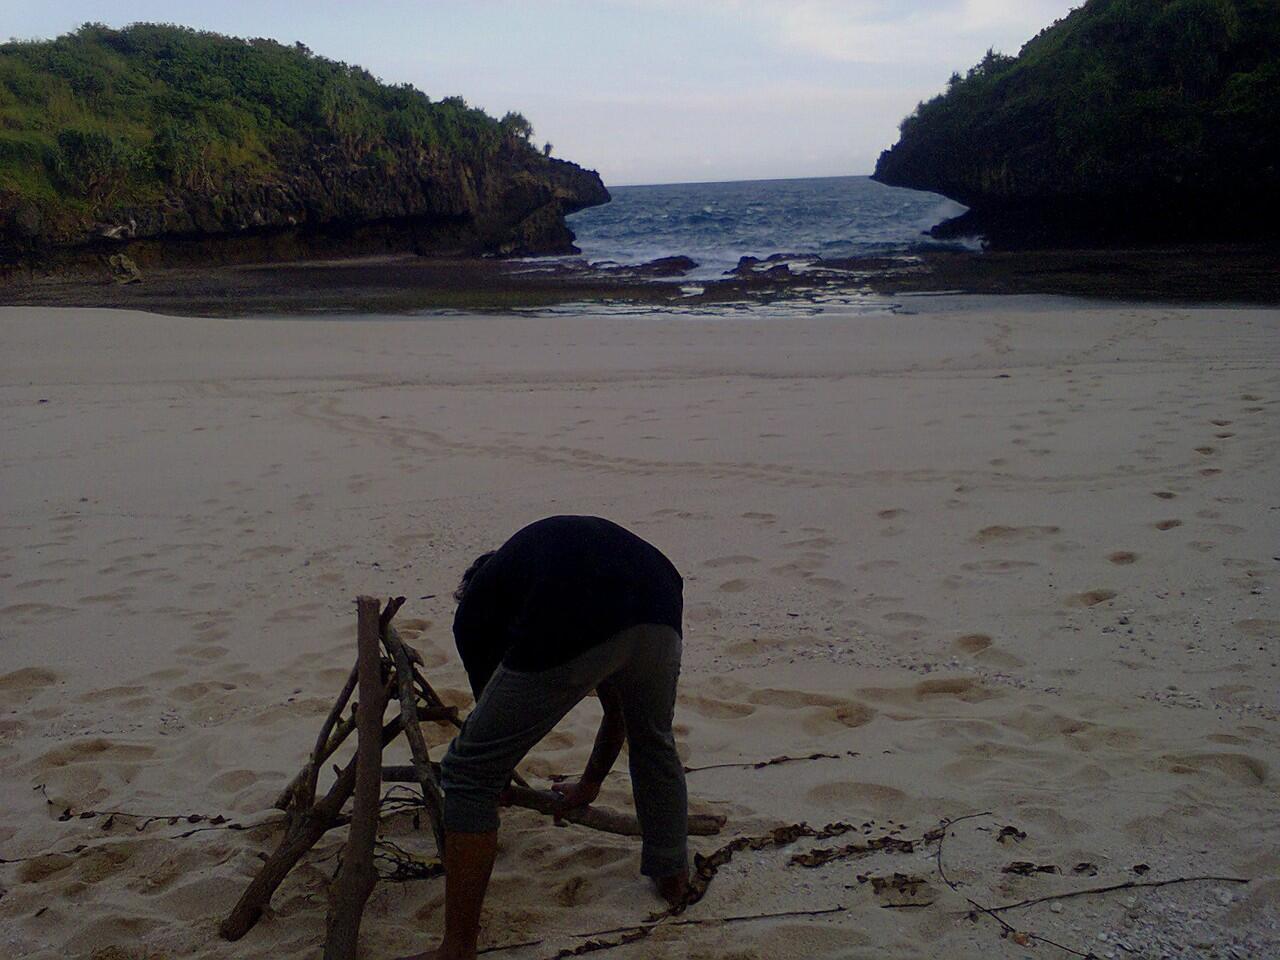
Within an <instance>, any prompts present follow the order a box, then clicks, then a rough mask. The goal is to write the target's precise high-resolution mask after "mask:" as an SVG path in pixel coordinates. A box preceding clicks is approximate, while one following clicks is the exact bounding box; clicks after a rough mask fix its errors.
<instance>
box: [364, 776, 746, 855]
mask: <svg viewBox="0 0 1280 960" xmlns="http://www.w3.org/2000/svg"><path fill="white" fill-rule="evenodd" d="M431 766H432V768H433V769H436V770H438V769H439V765H438V764H434V763H433V764H432V765H431ZM382 779H383V780H384V781H385V782H387V783H417V782H418V777H417V774H416V772H415V771H414V768H413V767H411V766H408V765H402V764H397V765H393V766H387V767H383V768H382ZM508 796H509V798H510V801H511V806H513V807H521V808H523V809H525V810H533V811H535V812H536V813H544V814H546V815H547V816H550V817H555V818H556V819H557V820H559V821H563V822H564V823H575V824H577V825H578V826H581V827H590V828H591V829H592V830H599V831H601V832H603V833H616V834H618V835H619V836H623V837H638V836H640V824H639V822H638V821H637V820H636V818H635V817H633V816H631V815H630V814H626V813H619V812H617V811H616V810H609V809H607V808H605V807H578V808H577V809H575V810H565V809H564V801H563V800H561V799H560V794H558V793H556V792H555V791H554V790H535V789H534V788H533V787H522V786H519V785H515V784H513V785H512V786H511V787H510V788H508ZM724 822H725V818H724V817H721V816H718V815H715V814H707V813H694V814H690V815H689V836H691V837H710V836H714V835H716V834H718V833H719V832H720V830H721V829H722V828H723V827H724Z"/></svg>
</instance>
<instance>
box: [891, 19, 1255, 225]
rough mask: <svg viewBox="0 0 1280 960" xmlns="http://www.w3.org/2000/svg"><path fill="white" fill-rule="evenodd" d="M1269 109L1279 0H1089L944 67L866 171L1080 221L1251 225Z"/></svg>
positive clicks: (993, 207) (982, 203)
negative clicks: (942, 86) (1005, 49)
mask: <svg viewBox="0 0 1280 960" xmlns="http://www.w3.org/2000/svg"><path fill="white" fill-rule="evenodd" d="M1277 118H1280V3H1277V2H1276V0H1089V2H1087V3H1085V4H1084V5H1083V6H1082V7H1081V8H1079V9H1077V10H1075V11H1073V12H1072V13H1071V14H1069V15H1068V16H1067V17H1065V18H1064V19H1062V20H1060V21H1059V22H1057V23H1056V24H1054V25H1053V26H1051V27H1049V28H1048V29H1046V30H1044V31H1043V32H1041V33H1040V35H1039V36H1037V37H1035V38H1034V39H1033V40H1031V41H1030V42H1028V43H1027V44H1026V45H1025V46H1024V47H1023V48H1022V51H1021V52H1020V53H1019V55H1018V56H1017V57H1008V56H1002V55H999V54H996V53H988V55H987V56H986V58H984V59H983V61H982V62H981V63H979V64H978V65H977V66H975V67H974V68H973V69H971V70H970V71H969V72H968V74H966V75H965V76H960V75H959V74H955V75H953V76H952V78H951V82H950V84H949V85H948V88H947V91H946V92H945V93H943V94H942V95H940V96H938V97H936V98H934V99H933V100H930V101H928V102H926V103H922V104H921V105H920V106H919V107H918V108H917V110H916V111H915V112H914V113H913V114H912V115H911V116H909V117H907V118H906V120H904V121H903V123H902V128H901V138H900V140H899V142H898V143H897V144H896V145H895V146H894V147H893V148H892V149H890V150H888V151H886V152H885V153H884V154H882V155H881V157H880V161H879V163H878V164H877V166H876V174H875V176H876V179H878V180H881V181H883V182H885V183H889V184H893V185H897V186H906V187H914V188H916V189H923V190H932V191H936V192H938V193H942V194H945V195H946V196H949V197H952V198H954V199H956V200H959V201H960V202H961V203H964V204H966V205H968V206H969V207H971V208H973V209H974V211H975V212H976V213H978V214H982V213H993V214H997V215H998V214H1000V213H1006V214H1014V215H1017V214H1018V213H1019V212H1020V213H1022V214H1023V215H1026V216H1033V215H1040V216H1043V217H1044V218H1046V219H1048V220H1053V219H1055V218H1056V219H1060V220H1066V221H1072V222H1073V224H1074V225H1075V226H1076V227H1078V228H1080V229H1081V230H1083V231H1084V232H1087V231H1088V229H1089V227H1090V224H1091V223H1093V224H1097V225H1100V226H1104V227H1105V226H1112V227H1114V226H1118V224H1117V221H1118V220H1119V219H1122V218H1146V219H1147V220H1148V223H1149V225H1150V226H1152V227H1154V228H1155V229H1157V230H1163V229H1165V228H1168V227H1170V226H1174V225H1176V224H1177V223H1178V221H1179V220H1180V219H1181V220H1182V221H1183V223H1184V225H1185V226H1187V227H1188V228H1189V229H1188V233H1191V232H1194V230H1195V228H1196V226H1197V224H1198V225H1199V226H1202V227H1204V228H1205V229H1206V230H1209V231H1215V232H1219V233H1221V232H1226V233H1233V232H1245V233H1256V232H1257V231H1256V230H1254V229H1250V227H1251V225H1253V226H1257V225H1259V224H1260V223H1261V217H1263V216H1266V215H1274V214H1275V213H1276V208H1277V203H1278V201H1277V194H1278V192H1280V120H1278V119H1277ZM1193 220H1194V221H1196V222H1195V223H1193V222H1191V221H1193ZM1130 222H1131V223H1132V222H1133V221H1132V219H1131V221H1130ZM1272 229H1274V227H1272Z"/></svg>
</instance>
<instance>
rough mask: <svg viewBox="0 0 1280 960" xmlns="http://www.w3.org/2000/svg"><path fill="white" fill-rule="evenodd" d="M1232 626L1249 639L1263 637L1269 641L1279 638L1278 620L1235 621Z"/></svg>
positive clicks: (1279, 621) (1279, 622) (1279, 626)
mask: <svg viewBox="0 0 1280 960" xmlns="http://www.w3.org/2000/svg"><path fill="white" fill-rule="evenodd" d="M1233 626H1234V627H1235V628H1236V629H1237V630H1239V631H1240V632H1241V633H1243V634H1245V635H1247V636H1250V637H1265V638H1267V639H1269V640H1274V639H1277V638H1280V620H1261V619H1249V620H1237V621H1236V622H1235V623H1234V624H1233Z"/></svg>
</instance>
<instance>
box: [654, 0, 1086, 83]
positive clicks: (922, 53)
mask: <svg viewBox="0 0 1280 960" xmlns="http://www.w3.org/2000/svg"><path fill="white" fill-rule="evenodd" d="M657 2H658V5H663V4H664V3H665V0H657ZM1081 2H1082V0H1018V2H1016V3H1013V2H1010V0H932V2H929V0H899V2H886V0H788V2H777V0H711V3H712V4H713V5H714V6H718V7H720V8H722V9H723V10H724V12H726V13H731V14H733V15H735V16H738V17H748V18H750V19H752V20H754V21H756V22H757V24H758V25H759V26H760V28H761V29H762V30H764V31H766V32H767V33H768V35H770V36H772V37H774V38H776V39H778V40H779V41H781V42H782V43H783V44H785V45H786V46H788V47H791V48H793V49H795V50H799V51H803V52H805V53H807V54H809V55H811V56H817V57H820V58H822V59H825V60H833V61H839V62H851V63H866V64H894V65H898V66H907V65H916V64H934V65H936V64H939V63H940V62H942V61H948V66H949V67H950V68H954V69H962V68H964V67H967V66H969V65H971V64H972V63H973V62H974V61H976V60H977V59H979V58H980V57H981V56H982V54H983V53H984V52H985V51H986V50H987V48H988V47H995V48H996V49H998V50H1001V51H1003V52H1006V53H1016V52H1017V50H1018V48H1019V47H1021V45H1022V44H1023V43H1025V42H1026V41H1027V40H1029V39H1031V37H1033V36H1035V35H1036V34H1037V33H1038V32H1039V31H1040V30H1041V29H1042V28H1044V27H1046V26H1048V25H1049V24H1051V23H1052V22H1053V21H1054V20H1056V19H1058V18H1060V17H1062V16H1065V15H1066V14H1067V13H1068V12H1069V11H1070V10H1071V9H1072V8H1073V7H1075V6H1079V5H1080V3H1081Z"/></svg>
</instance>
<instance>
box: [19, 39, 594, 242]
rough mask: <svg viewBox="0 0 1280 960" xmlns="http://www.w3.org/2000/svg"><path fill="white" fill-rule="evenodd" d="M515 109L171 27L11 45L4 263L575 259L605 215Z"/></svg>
mask: <svg viewBox="0 0 1280 960" xmlns="http://www.w3.org/2000/svg"><path fill="white" fill-rule="evenodd" d="M531 132H532V131H531V128H530V127H529V125H528V123H527V122H526V121H525V120H524V119H523V118H522V117H520V116H519V115H516V114H509V115H508V116H507V117H504V118H502V119H501V120H495V119H493V118H490V117H487V116H485V115H484V114H483V113H481V112H480V111H478V110H474V109H472V108H470V107H467V106H466V104H465V103H464V102H463V101H461V100H460V99H457V98H452V99H449V100H444V101H439V102H436V101H431V100H429V99H428V98H427V97H426V96H425V95H423V94H421V93H419V92H418V91H416V90H413V89H412V88H408V87H389V86H387V85H385V84H381V83H379V82H378V81H376V80H375V79H374V78H372V77H371V76H369V75H368V74H367V73H365V72H364V71H362V70H360V69H359V68H354V67H349V66H347V65H345V64H337V63H334V62H332V61H328V60H325V59H323V58H320V57H316V56H314V55H313V54H311V53H310V51H307V50H306V49H305V48H301V47H286V46H282V45H279V44H275V43H273V42H271V41H241V40H235V39H233V38H227V37H220V36H217V35H213V34H201V33H195V32H193V31H187V30H183V29H180V28H172V27H154V26H147V25H138V26H134V27H130V28H128V29H127V30H123V31H114V30H109V29H107V28H104V27H85V28H82V29H81V30H80V31H77V33H75V34H70V35H68V36H66V37H62V38H59V39H58V40H56V41H52V42H48V43H10V44H5V45H3V46H0V261H9V262H13V261H15V260H29V261H30V260H34V261H41V260H44V261H58V260H61V261H64V262H65V261H69V260H75V259H76V258H77V257H83V256H85V255H88V256H91V257H92V256H96V255H98V254H101V253H104V252H108V253H109V252H119V251H126V252H129V253H130V255H136V256H138V257H140V258H142V259H144V260H146V261H151V262H155V261H157V260H162V261H167V262H177V261H182V260H193V259H203V258H207V257H215V258H216V259H220V260H255V259H276V258H280V257H288V256H305V255H309V254H320V253H340V252H359V251H365V250H375V249H412V250H416V251H418V252H421V253H443V254H448V253H467V254H481V253H484V254H498V255H525V254H539V253H565V252H572V251H573V250H574V247H573V234H572V233H571V232H570V230H569V229H568V227H567V226H566V225H565V220H564V218H565V215H566V214H569V213H572V212H573V211H575V210H579V209H581V208H583V207H587V206H592V205H595V204H600V203H607V202H608V201H609V193H608V191H607V190H606V189H605V187H604V185H603V183H601V181H600V177H599V176H598V175H597V174H596V173H595V172H594V171H589V170H584V169H582V168H580V167H578V166H576V165H574V164H572V163H568V162H565V161H563V160H559V159H554V158H552V157H550V156H547V155H545V153H546V151H538V150H536V149H534V147H533V146H532V144H531V143H530V142H529V139H530V135H531Z"/></svg>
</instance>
